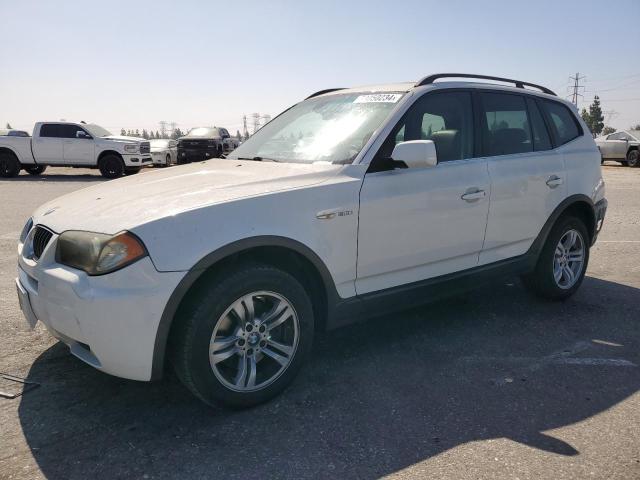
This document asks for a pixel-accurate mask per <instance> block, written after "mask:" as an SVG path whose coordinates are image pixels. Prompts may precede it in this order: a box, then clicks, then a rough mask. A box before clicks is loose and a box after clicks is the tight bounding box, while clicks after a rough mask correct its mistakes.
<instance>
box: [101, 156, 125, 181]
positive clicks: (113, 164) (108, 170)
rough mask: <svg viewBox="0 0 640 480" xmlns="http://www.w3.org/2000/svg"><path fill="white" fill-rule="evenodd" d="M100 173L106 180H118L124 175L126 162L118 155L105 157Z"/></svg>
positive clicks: (102, 160)
mask: <svg viewBox="0 0 640 480" xmlns="http://www.w3.org/2000/svg"><path fill="white" fill-rule="evenodd" d="M99 168H100V173H101V174H102V176H103V177H105V178H118V177H121V176H122V175H124V162H123V161H122V159H121V158H120V157H118V156H117V155H105V156H104V157H102V158H101V159H100V164H99Z"/></svg>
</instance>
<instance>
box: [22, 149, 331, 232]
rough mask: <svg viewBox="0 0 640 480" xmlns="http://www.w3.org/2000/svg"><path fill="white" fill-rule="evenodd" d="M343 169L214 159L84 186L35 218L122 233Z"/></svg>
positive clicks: (51, 224)
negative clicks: (170, 217) (153, 222)
mask: <svg viewBox="0 0 640 480" xmlns="http://www.w3.org/2000/svg"><path fill="white" fill-rule="evenodd" d="M340 169H341V166H340V165H331V164H325V165H321V164H312V165H308V164H296V163H273V162H254V161H239V160H225V159H214V160H208V161H206V162H202V163H192V164H188V165H182V166H178V167H172V168H167V169H162V170H154V171H152V172H148V173H147V172H141V173H140V174H138V175H135V176H131V177H125V178H121V179H118V180H111V181H108V182H105V183H102V184H100V185H96V186H93V187H89V188H85V189H83V190H78V191H77V192H73V193H70V194H68V195H64V196H62V197H59V198H57V199H55V200H53V201H51V202H48V203H46V204H44V205H42V206H41V207H39V208H38V209H37V210H36V212H35V213H34V215H33V221H34V223H35V224H42V225H45V226H47V227H48V228H50V229H52V230H53V231H54V232H56V233H60V232H63V231H65V230H86V231H91V232H99V233H108V234H111V233H117V232H119V231H122V230H128V229H132V228H134V227H136V226H139V225H142V224H145V223H148V222H150V221H153V220H157V219H159V218H162V217H167V216H171V215H176V214H178V213H180V212H183V211H187V210H193V209H196V208H201V207H205V206H209V205H215V204H219V203H223V202H229V201H233V200H237V199H240V198H246V197H253V196H258V195H265V194H269V193H273V192H277V191H283V190H290V189H294V188H300V187H305V186H309V185H313V184H317V183H320V182H323V181H325V180H327V179H329V178H331V177H333V176H334V175H335V174H336V173H337V172H339V171H340Z"/></svg>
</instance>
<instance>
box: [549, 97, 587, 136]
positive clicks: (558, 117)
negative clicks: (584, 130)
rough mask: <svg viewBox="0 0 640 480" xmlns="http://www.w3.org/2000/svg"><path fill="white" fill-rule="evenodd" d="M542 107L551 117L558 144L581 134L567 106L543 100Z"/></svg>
mask: <svg viewBox="0 0 640 480" xmlns="http://www.w3.org/2000/svg"><path fill="white" fill-rule="evenodd" d="M543 105H544V107H543V108H544V109H545V110H546V112H547V115H548V116H549V118H550V119H551V127H552V128H553V130H554V133H555V136H556V140H557V142H558V145H564V144H565V143H567V142H570V141H571V140H573V139H574V138H577V137H579V136H580V135H581V132H580V129H579V127H578V123H577V122H576V119H575V118H574V116H573V114H572V113H571V112H570V111H569V109H568V108H567V107H565V106H564V105H561V104H560V103H558V102H550V101H548V100H545V101H543Z"/></svg>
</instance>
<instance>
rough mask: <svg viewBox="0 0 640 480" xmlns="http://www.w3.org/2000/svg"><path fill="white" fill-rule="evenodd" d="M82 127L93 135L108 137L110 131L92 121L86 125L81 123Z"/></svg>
mask: <svg viewBox="0 0 640 480" xmlns="http://www.w3.org/2000/svg"><path fill="white" fill-rule="evenodd" d="M82 127H83V128H84V129H85V130H87V131H88V132H89V133H90V134H91V135H92V136H93V137H110V136H111V132H110V131H109V130H106V129H104V128H102V127H101V126H100V125H96V124H94V123H89V124H87V125H82Z"/></svg>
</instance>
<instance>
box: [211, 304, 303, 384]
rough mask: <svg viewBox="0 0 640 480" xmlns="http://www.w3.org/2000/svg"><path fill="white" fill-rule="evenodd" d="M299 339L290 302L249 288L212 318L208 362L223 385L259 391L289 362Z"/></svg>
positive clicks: (295, 316) (297, 324) (298, 331)
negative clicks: (216, 319)
mask: <svg viewBox="0 0 640 480" xmlns="http://www.w3.org/2000/svg"><path fill="white" fill-rule="evenodd" d="M299 338H300V326H299V319H298V315H297V313H296V311H295V309H294V308H293V305H292V304H291V303H290V302H289V300H287V299H286V298H285V297H283V296H282V295H279V294H277V293H274V292H268V291H258V292H252V293H249V294H246V295H244V296H242V297H241V298H239V299H237V300H236V301H235V302H233V304H231V306H230V307H229V308H227V309H226V310H225V312H224V313H223V314H222V316H221V317H220V318H219V319H218V321H217V322H216V325H215V327H214V329H213V334H212V335H211V342H210V346H209V364H210V365H211V369H212V371H213V373H214V375H215V376H216V378H217V379H218V380H219V381H220V382H221V383H222V384H224V385H225V386H226V387H227V388H229V389H231V390H234V391H237V392H250V391H255V390H260V389H263V388H265V387H267V386H268V385H270V384H272V383H273V382H274V381H275V380H276V379H277V378H278V377H279V376H280V375H282V373H283V372H284V371H285V370H286V369H287V367H288V366H289V365H290V364H291V361H292V360H293V357H294V355H295V352H296V349H297V347H298V342H299Z"/></svg>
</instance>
